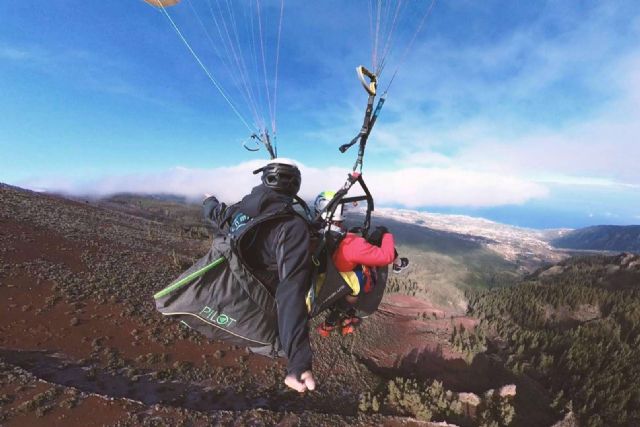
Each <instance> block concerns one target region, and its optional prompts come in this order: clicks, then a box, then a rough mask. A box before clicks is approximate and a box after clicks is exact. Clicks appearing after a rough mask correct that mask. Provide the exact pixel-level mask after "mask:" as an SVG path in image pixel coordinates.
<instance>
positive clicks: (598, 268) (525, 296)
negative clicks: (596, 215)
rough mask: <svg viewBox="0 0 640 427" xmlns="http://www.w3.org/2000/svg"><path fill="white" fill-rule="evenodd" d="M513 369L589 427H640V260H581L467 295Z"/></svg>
mask: <svg viewBox="0 0 640 427" xmlns="http://www.w3.org/2000/svg"><path fill="white" fill-rule="evenodd" d="M469 311H470V313H471V314H473V315H475V316H478V317H479V318H480V319H481V322H480V324H481V328H482V330H483V331H484V332H485V333H487V334H488V335H490V336H491V335H492V336H494V337H495V339H494V340H493V341H494V342H497V343H498V344H499V345H500V347H501V348H500V351H501V353H503V356H505V358H506V359H507V360H508V366H509V367H510V368H511V369H512V370H513V371H515V372H516V373H524V374H527V375H528V376H531V377H533V378H535V379H536V380H538V381H539V382H540V383H541V384H543V385H544V386H545V387H546V388H547V389H549V390H550V391H551V392H552V393H553V394H554V395H555V401H554V406H555V407H556V408H557V409H560V410H565V411H568V410H573V411H574V412H575V413H576V414H577V415H578V416H579V417H580V418H581V420H582V421H583V423H584V424H585V425H587V426H629V425H640V387H638V384H640V256H637V255H633V254H621V255H619V256H595V257H580V258H573V259H570V260H567V261H564V262H562V263H560V264H558V265H556V266H553V267H551V268H548V269H546V270H541V271H538V272H537V273H536V274H534V275H532V276H531V277H530V278H528V280H525V281H524V283H522V284H519V285H518V286H513V287H508V288H500V289H494V290H491V291H485V292H471V293H469Z"/></svg>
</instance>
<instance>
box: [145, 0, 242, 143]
mask: <svg viewBox="0 0 640 427" xmlns="http://www.w3.org/2000/svg"><path fill="white" fill-rule="evenodd" d="M156 2H157V3H158V6H160V8H161V9H162V12H163V13H164V15H165V16H166V17H167V19H168V20H169V22H170V23H171V26H172V27H173V29H174V30H175V31H176V33H177V34H178V36H179V37H180V39H181V40H182V42H183V43H184V45H185V46H186V47H187V49H189V52H191V55H193V57H194V58H195V60H196V62H197V63H198V64H199V65H200V67H201V68H202V70H203V71H204V72H205V74H206V75H207V77H209V80H211V83H213V85H214V86H215V87H216V89H218V92H220V94H221V95H222V97H223V98H224V99H225V100H226V101H227V103H228V104H229V106H230V107H231V109H232V110H233V112H234V113H235V114H236V116H238V118H239V119H240V120H241V121H242V123H244V125H245V126H246V127H247V129H249V132H253V129H252V128H251V126H249V123H247V121H246V120H245V119H244V117H242V115H241V114H240V112H239V111H238V109H237V108H236V107H235V105H233V102H231V100H230V99H229V97H228V96H227V94H225V93H224V90H222V87H221V86H220V85H219V84H218V82H217V81H216V79H214V78H213V76H212V75H211V73H210V72H209V70H208V69H207V67H206V66H205V65H204V64H203V63H202V61H201V60H200V58H199V57H198V55H197V54H196V53H195V52H194V50H193V49H192V48H191V45H190V44H189V42H188V41H187V39H185V38H184V36H183V35H182V32H181V31H180V29H179V28H178V26H177V25H176V23H175V22H173V19H171V16H170V15H169V13H167V10H166V9H165V7H164V6H163V5H162V2H160V0H156Z"/></svg>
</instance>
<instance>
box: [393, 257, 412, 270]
mask: <svg viewBox="0 0 640 427" xmlns="http://www.w3.org/2000/svg"><path fill="white" fill-rule="evenodd" d="M407 267H409V258H400V264H396V263H394V264H393V272H394V273H400V272H401V271H402V270H404V269H405V268H407Z"/></svg>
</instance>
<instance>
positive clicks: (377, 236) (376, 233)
mask: <svg viewBox="0 0 640 427" xmlns="http://www.w3.org/2000/svg"><path fill="white" fill-rule="evenodd" d="M388 232H389V230H388V229H387V227H385V226H384V225H379V226H377V227H376V229H375V230H373V231H372V232H371V233H370V234H369V237H368V238H367V241H368V242H369V243H371V244H372V245H375V246H382V236H384V235H385V234H386V233H388Z"/></svg>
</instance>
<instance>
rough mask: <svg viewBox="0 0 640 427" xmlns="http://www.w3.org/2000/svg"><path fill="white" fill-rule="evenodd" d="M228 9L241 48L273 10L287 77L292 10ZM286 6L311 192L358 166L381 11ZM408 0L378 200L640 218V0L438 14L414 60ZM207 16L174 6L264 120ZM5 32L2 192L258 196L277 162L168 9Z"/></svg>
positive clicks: (578, 219) (381, 148)
mask: <svg viewBox="0 0 640 427" xmlns="http://www.w3.org/2000/svg"><path fill="white" fill-rule="evenodd" d="M232 3H233V4H234V5H235V6H234V10H235V12H236V13H238V15H237V18H238V20H237V22H236V24H237V26H238V28H239V32H240V37H239V38H240V39H241V41H242V43H240V45H241V46H242V47H243V48H244V49H248V48H249V44H248V43H247V41H248V40H249V39H248V38H247V34H249V33H248V32H247V29H248V28H251V27H250V22H249V18H248V17H249V16H250V15H251V12H252V10H254V11H255V7H256V5H257V4H259V5H260V7H261V11H262V17H263V19H264V20H263V21H261V23H262V24H263V37H264V39H265V46H266V49H267V50H266V66H267V68H268V69H269V70H270V71H271V70H273V69H274V68H275V67H274V65H275V64H274V58H275V55H274V54H275V46H276V44H277V43H276V40H277V37H276V35H277V30H278V25H277V23H278V14H279V12H280V9H279V7H280V4H281V3H280V1H264V0H263V1H260V2H259V3H256V2H255V1H254V2H244V1H237V2H232ZM211 4H212V5H213V7H220V5H222V6H224V5H226V3H224V2H223V3H220V2H219V1H215V2H212V3H211ZM284 4H285V7H284V19H283V26H282V36H281V45H280V55H279V79H278V91H277V94H278V95H277V97H278V98H277V99H278V103H277V109H276V111H277V130H278V141H279V148H280V153H281V154H282V155H285V156H287V157H293V158H295V159H297V160H298V161H299V162H300V163H301V164H302V165H303V173H304V179H303V180H304V183H303V190H302V191H303V194H304V195H305V196H307V197H312V196H313V194H314V193H315V192H317V191H319V190H322V189H325V188H334V187H336V186H338V185H339V184H340V183H341V182H342V181H343V179H344V177H345V173H346V171H347V170H349V168H350V166H351V164H352V162H353V160H354V156H355V152H349V154H346V155H341V154H340V153H339V152H338V151H337V146H339V145H340V144H342V143H344V142H346V141H348V140H349V139H350V138H352V137H353V136H354V135H355V134H356V133H357V131H358V130H359V127H360V125H361V120H362V119H361V116H362V114H363V107H364V103H365V101H366V95H365V93H364V91H363V90H362V88H361V87H360V85H359V83H358V81H357V79H356V77H355V72H354V69H355V66H356V65H359V64H364V65H367V66H370V65H371V62H372V58H371V56H372V50H371V45H372V42H373V40H372V37H371V36H370V31H369V13H368V4H369V3H368V2H366V1H355V0H354V1H350V2H345V1H337V0H333V1H322V2H292V1H285V3H284ZM386 4H387V2H383V7H384V5H386ZM395 4H396V3H395V2H394V3H390V5H391V8H390V10H391V11H393V10H394V9H393V7H394V6H395ZM404 4H406V5H407V6H406V7H407V9H406V11H405V12H404V13H403V14H402V15H401V16H400V18H402V21H401V26H400V27H399V28H398V29H397V30H396V31H395V33H394V35H395V38H394V43H393V44H392V45H393V46H394V50H392V51H391V54H390V55H389V59H388V64H389V65H388V67H387V69H386V71H385V74H383V76H382V77H381V86H382V87H384V86H385V83H388V81H389V78H390V77H391V74H392V72H393V70H394V69H395V68H396V67H397V66H398V65H401V67H400V69H399V74H398V76H397V77H396V79H395V80H394V84H393V86H392V87H391V90H390V92H389V96H388V100H387V103H386V105H385V107H384V110H383V111H382V114H381V116H380V120H379V122H378V124H377V125H376V128H375V130H374V132H373V134H372V137H371V139H370V143H369V146H368V148H367V150H368V151H367V157H366V165H365V177H369V182H370V186H371V188H372V190H373V191H374V194H375V195H376V196H377V200H378V202H379V204H382V205H388V206H400V207H408V208H413V209H416V208H417V209H426V210H434V211H442V212H456V213H470V214H477V215H482V216H485V217H488V218H491V219H496V220H500V221H503V222H507V223H512V224H518V225H523V226H531V227H579V226H584V225H589V224H600V223H613V224H631V223H640V168H639V167H638V165H637V164H638V159H640V144H639V143H638V142H639V139H640V120H638V113H637V112H638V111H640V108H639V107H640V3H638V2H637V1H616V2H597V1H583V2H575V1H553V2H543V1H539V2H538V1H536V2H525V1H506V0H505V1H484V2H477V1H471V0H469V1H464V0H460V1H440V2H436V4H435V7H434V8H433V10H432V13H431V15H430V16H429V17H428V19H427V21H426V25H425V26H424V28H423V30H422V31H421V32H420V33H419V34H418V37H417V38H416V40H415V43H414V44H413V45H412V48H411V49H410V50H409V51H408V54H407V55H406V57H404V58H405V59H404V61H401V59H402V58H403V52H404V49H405V46H407V45H408V44H409V41H410V40H411V38H412V36H413V34H414V30H415V29H416V28H417V27H418V26H419V24H420V19H421V17H422V13H423V12H424V11H425V10H427V8H428V6H429V2H426V1H418V0H406V1H405V2H404ZM192 6H193V7H194V8H195V9H196V10H197V11H198V14H197V15H196V14H194V13H193V11H192ZM208 7H209V3H208V2H207V1H205V0H183V2H182V3H181V4H179V5H177V6H175V7H172V8H168V9H167V12H168V13H169V14H170V16H171V17H172V19H174V20H175V22H176V24H177V25H178V27H179V28H180V30H181V31H183V34H184V35H185V37H186V38H187V40H188V41H189V42H190V43H191V46H192V47H193V49H194V51H196V52H197V54H198V55H199V57H200V58H201V59H202V61H203V63H204V64H205V65H206V66H207V68H208V69H209V70H210V72H211V73H212V75H213V76H214V77H215V78H216V80H217V81H219V82H220V83H221V85H222V86H223V87H224V88H225V89H226V90H227V92H228V94H229V95H230V96H231V97H232V98H233V99H234V101H235V105H236V106H237V108H238V109H239V110H240V112H241V114H242V115H243V117H245V119H246V120H247V121H249V122H252V119H251V117H252V114H251V113H250V110H249V109H248V107H247V105H248V104H247V103H245V102H243V98H242V93H241V92H240V91H239V90H238V89H236V88H235V86H234V77H235V76H237V74H235V73H237V71H238V69H237V68H235V67H233V64H231V66H230V67H227V66H225V62H224V61H225V60H226V59H225V57H224V55H220V52H224V50H223V49H221V50H220V51H218V52H217V51H216V50H215V49H214V48H216V47H217V48H218V49H220V46H221V45H220V43H219V42H218V41H217V40H218V39H217V38H216V37H217V35H216V27H215V25H214V24H215V23H214V22H213V20H212V19H210V18H211V15H210V10H209V9H208ZM236 9H237V10H236ZM251 16H254V15H251ZM388 16H393V15H388ZM383 17H384V14H383ZM241 18H242V19H241ZM198 19H201V20H202V21H203V24H204V27H205V28H206V29H207V30H206V31H208V33H207V32H205V31H204V30H203V28H202V26H201V25H200V23H199V21H198ZM385 22H390V21H385V20H384V19H383V20H382V23H383V24H384V23H385ZM0 23H1V24H2V25H0V94H1V95H2V96H1V97H0V130H1V131H0V181H2V182H7V183H10V184H14V185H19V186H24V187H28V188H37V189H40V188H43V189H51V190H58V191H64V192H69V193H76V194H79V193H80V194H82V193H93V194H108V193H110V192H117V191H141V192H162V191H165V192H174V193H181V194H185V195H190V196H196V195H197V194H200V193H203V192H215V193H217V194H220V195H221V197H223V198H227V199H229V200H232V199H236V198H238V197H239V196H241V195H242V193H244V192H246V191H247V190H248V189H249V188H250V187H251V185H252V184H254V183H255V177H253V176H251V174H250V172H249V171H250V170H251V168H253V167H254V166H255V165H257V164H259V163H260V162H262V161H263V159H265V158H266V157H265V153H264V152H259V153H250V152H247V151H246V150H244V149H243V148H242V147H241V143H242V142H243V141H244V140H246V139H247V137H248V134H249V131H248V130H247V128H246V127H245V125H244V124H243V123H242V122H241V121H240V120H239V119H238V118H237V117H236V116H235V115H234V113H233V112H232V111H231V109H230V108H229V106H228V105H227V103H226V102H225V101H224V99H223V98H222V96H221V95H220V94H219V93H218V92H217V90H216V89H215V88H214V87H213V85H212V84H211V82H210V81H209V79H208V78H207V76H206V75H205V73H204V72H203V70H202V69H201V68H200V67H199V66H198V64H197V63H196V62H195V60H194V59H193V57H192V56H191V55H190V53H189V52H188V50H187V49H186V47H185V46H184V45H183V43H182V42H181V40H180V39H179V37H178V36H177V35H176V33H175V31H174V30H173V29H172V27H171V26H170V23H169V21H168V20H167V18H166V17H165V16H164V15H163V13H162V12H161V11H159V10H157V9H156V8H154V7H151V6H149V5H147V4H146V3H144V2H143V1H142V0H131V1H120V2H86V1H80V0H66V1H58V2H47V6H46V7H44V6H43V5H42V2H39V1H35V0H23V1H20V2H3V3H1V4H0ZM254 24H255V22H254ZM253 28H256V26H255V25H254V27H253ZM209 37H211V38H212V40H213V41H214V44H211V43H210V42H209ZM243 37H244V38H243ZM256 46H257V45H256ZM246 52H248V50H247V51H246ZM247 58H248V57H247ZM258 65H261V64H258ZM259 74H260V73H252V75H251V79H250V80H251V84H254V85H256V86H255V87H254V88H253V89H254V90H256V93H257V90H258V88H262V87H263V86H264V84H265V83H264V78H263V76H261V75H259ZM267 84H268V85H269V87H270V88H271V89H272V90H273V86H274V79H273V74H272V73H270V74H269V76H268V79H267ZM263 98H265V96H264V93H263ZM260 105H261V106H262V107H265V105H266V103H264V102H262V103H260ZM266 116H268V115H266Z"/></svg>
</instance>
